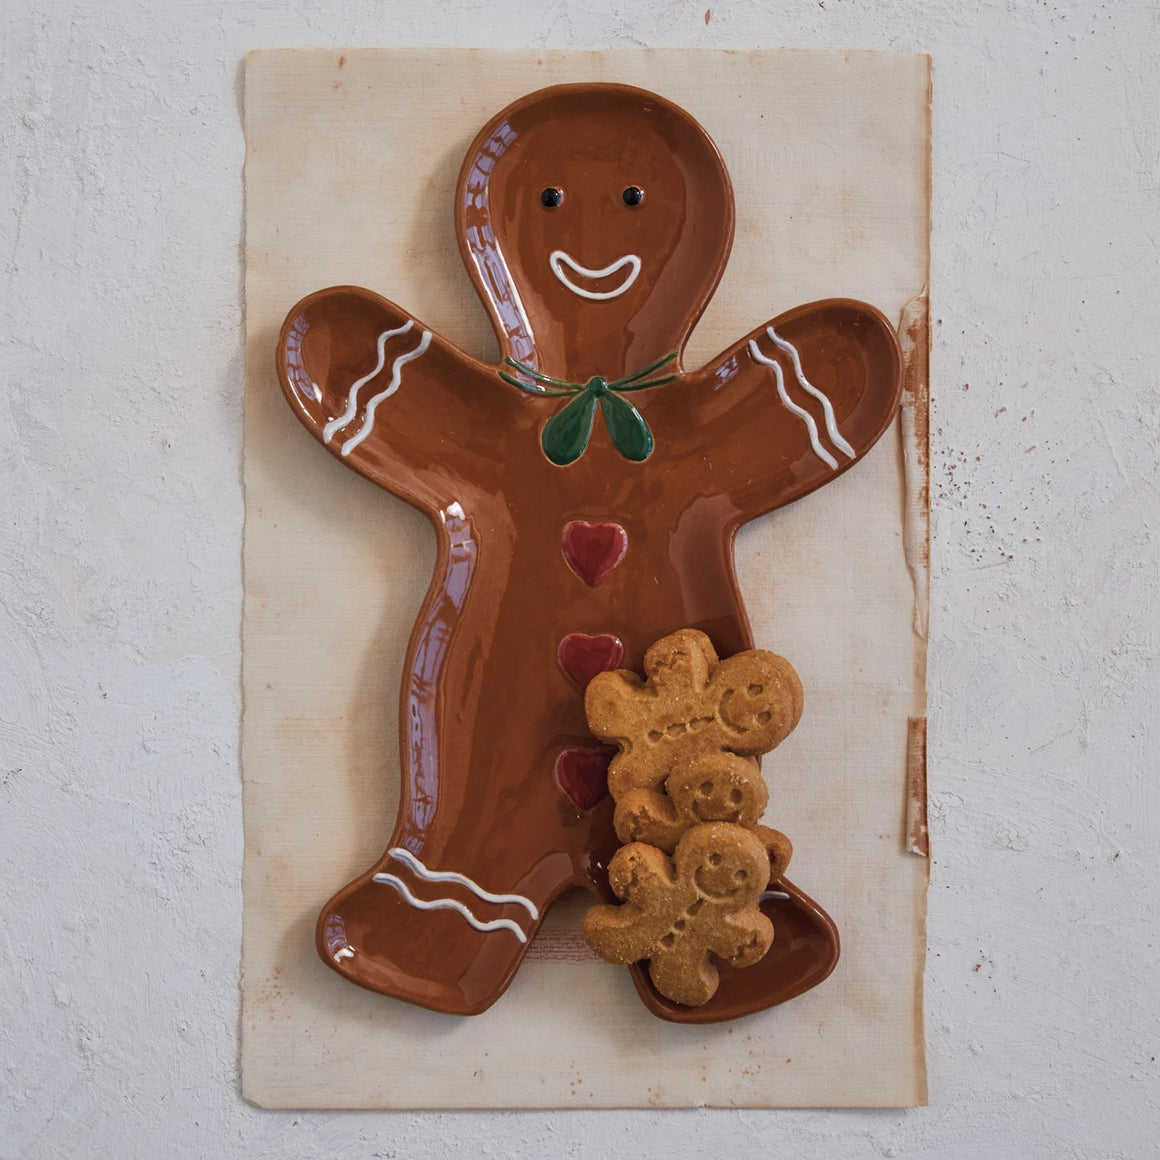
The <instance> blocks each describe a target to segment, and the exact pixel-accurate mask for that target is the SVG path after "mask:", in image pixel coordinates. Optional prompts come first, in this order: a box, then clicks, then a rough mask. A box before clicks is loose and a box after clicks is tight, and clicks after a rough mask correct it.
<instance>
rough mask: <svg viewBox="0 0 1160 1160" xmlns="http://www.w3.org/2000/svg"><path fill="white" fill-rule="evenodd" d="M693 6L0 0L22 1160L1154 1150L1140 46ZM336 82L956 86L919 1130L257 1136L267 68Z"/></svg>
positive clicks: (6, 1080)
mask: <svg viewBox="0 0 1160 1160" xmlns="http://www.w3.org/2000/svg"><path fill="white" fill-rule="evenodd" d="M707 2H709V0H701V3H699V4H697V5H693V4H685V3H665V2H662V0H638V2H637V3H636V4H634V5H632V6H631V7H626V6H624V5H622V4H619V3H616V4H614V3H611V2H599V3H595V4H593V3H591V2H588V3H583V4H581V3H579V2H576V0H561V2H559V3H555V4H553V5H552V6H551V8H550V10H543V11H541V10H540V9H538V8H535V7H532V6H529V5H528V4H527V3H524V2H519V0H511V2H507V0H505V2H501V3H494V4H490V5H487V6H485V5H483V4H470V3H455V4H451V3H444V4H424V3H420V2H419V0H414V2H412V3H409V4H405V5H404V4H392V5H383V4H380V3H370V2H367V0H354V2H352V3H349V4H347V5H345V6H344V10H343V12H342V14H341V15H337V14H335V15H331V14H328V13H325V12H324V11H322V10H320V8H319V6H317V5H313V4H307V3H301V2H299V3H295V2H292V0H282V2H281V3H273V2H270V0H255V2H254V3H250V4H246V5H238V4H227V3H225V2H224V0H219V2H217V3H209V2H207V3H202V4H196V3H187V4H175V5H170V6H167V7H166V9H165V10H164V14H162V13H161V10H160V9H159V8H158V9H156V10H154V9H153V8H151V7H149V6H146V5H142V4H134V3H130V2H129V0H110V2H109V3H106V4H104V5H101V6H97V5H90V4H85V5H75V4H70V3H67V2H54V3H52V4H48V3H41V2H38V3H34V4H23V5H21V6H20V10H19V11H16V10H15V5H13V4H12V3H11V2H9V3H8V4H7V5H6V7H5V9H4V15H3V28H2V29H0V124H3V126H4V129H3V133H2V134H0V190H2V192H0V206H2V208H3V214H2V216H0V254H2V255H3V268H2V276H3V279H4V292H3V295H2V296H0V367H2V373H3V384H4V388H5V389H4V395H3V402H4V406H5V414H4V420H3V423H2V424H0V441H2V447H0V473H2V478H3V494H4V496H5V502H4V504H3V506H2V507H0V518H2V520H3V529H4V547H3V549H2V551H0V685H2V700H0V723H2V724H0V811H2V812H0V827H2V832H3V837H2V840H0V975H2V978H3V986H2V988H0V1073H2V1079H0V1087H2V1090H3V1092H4V1100H3V1102H2V1104H0V1156H3V1157H4V1158H5V1160H8V1157H19V1156H30V1157H54V1156H72V1155H76V1156H84V1157H116V1158H127V1157H133V1158H135V1157H139V1156H140V1157H146V1156H148V1157H153V1156H187V1155H188V1156H198V1155H210V1156H228V1155H240V1154H243V1153H244V1154H246V1155H249V1156H254V1157H277V1158H279V1160H281V1158H294V1157H315V1156H319V1155H323V1154H332V1153H337V1152H344V1151H346V1152H349V1153H350V1154H352V1155H358V1156H365V1157H375V1156H380V1157H385V1156H395V1157H400V1158H403V1157H406V1158H412V1157H442V1156H453V1155H458V1154H461V1153H462V1152H463V1151H464V1141H470V1148H471V1150H473V1151H474V1152H475V1154H477V1155H481V1156H493V1155H494V1156H504V1157H525V1156H549V1155H550V1156H556V1155H578V1156H579V1155H585V1156H587V1155H608V1154H612V1153H613V1152H614V1151H616V1152H619V1151H623V1150H624V1149H625V1147H626V1144H627V1142H628V1141H629V1140H630V1139H631V1140H632V1141H634V1144H633V1147H634V1148H635V1149H637V1150H639V1152H640V1153H641V1154H657V1155H659V1154H661V1153H662V1151H663V1150H665V1149H668V1150H669V1151H670V1153H671V1154H673V1155H676V1154H685V1155H691V1154H696V1153H701V1152H706V1153H709V1154H712V1155H721V1154H724V1153H726V1152H727V1151H729V1150H732V1152H733V1154H735V1155H759V1154H769V1153H771V1152H776V1153H778V1154H783V1153H784V1154H787V1155H790V1154H792V1155H796V1156H800V1157H829V1156H833V1155H841V1156H843V1157H878V1156H892V1155H906V1156H929V1157H944V1156H954V1157H974V1156H979V1157H991V1156H999V1155H1002V1156H1020V1157H1023V1156H1043V1157H1083V1158H1084V1160H1087V1158H1088V1157H1105V1156H1140V1155H1146V1154H1147V1153H1148V1152H1149V1150H1151V1149H1152V1148H1153V1147H1154V1138H1155V1131H1156V1127H1157V1122H1158V1120H1160V1111H1158V1104H1160V1065H1158V1064H1157V1061H1156V1058H1155V1057H1156V1056H1157V1055H1160V1000H1158V998H1157V994H1156V988H1155V986H1154V979H1155V974H1156V969H1157V965H1158V964H1157V959H1158V958H1160V953H1158V950H1157V946H1156V943H1157V936H1156V933H1155V932H1156V929H1157V918H1158V914H1157V912H1158V909H1160V907H1158V903H1160V874H1158V864H1157V856H1156V839H1155V832H1154V831H1155V826H1156V822H1157V818H1158V816H1160V800H1158V798H1160V789H1158V788H1157V784H1156V776H1155V765H1156V760H1155V745H1156V740H1155V738H1156V725H1155V721H1154V716H1155V706H1156V704H1157V702H1158V701H1160V640H1158V634H1160V628H1158V625H1157V615H1156V610H1155V601H1156V587H1157V565H1158V563H1160V561H1158V560H1157V544H1156V540H1155V533H1154V531H1153V525H1154V524H1155V523H1156V520H1157V517H1158V515H1160V494H1158V491H1160V486H1158V484H1160V480H1158V473H1157V466H1158V464H1157V460H1158V454H1157V437H1158V435H1160V431H1158V427H1160V418H1158V415H1157V407H1156V383H1155V374H1154V369H1153V368H1154V366H1155V363H1156V360H1157V356H1158V355H1160V349H1158V347H1160V343H1158V340H1157V338H1156V336H1155V319H1156V317H1157V315H1158V314H1160V301H1158V299H1160V288H1158V286H1157V280H1156V265H1157V257H1158V255H1157V249H1158V242H1157V236H1156V224H1155V223H1156V221H1157V219H1158V216H1160V194H1158V185H1160V112H1158V110H1157V102H1156V91H1155V80H1154V76H1151V75H1150V73H1151V74H1154V73H1155V71H1156V69H1157V67H1158V66H1160V47H1158V45H1160V13H1158V12H1157V10H1156V9H1155V7H1154V6H1151V5H1148V4H1146V3H1144V2H1143V0H1132V2H1130V3H1126V2H1122V3H1118V4H1103V5H1099V4H1086V3H1073V4H1063V5H1050V4H1041V3H1029V2H1028V3H1010V4H1001V3H982V4H979V5H974V6H970V8H968V6H966V5H962V4H958V3H954V2H951V0H924V2H923V3H918V2H917V0H894V2H892V3H883V4H879V5H873V6H871V5H868V4H863V3H855V2H853V0H819V2H817V3H808V4H807V3H800V4H793V5H790V4H781V5H773V4H769V5H758V4H728V5H724V6H720V7H717V6H714V7H713V8H712V11H711V14H710V16H709V19H708V23H706V17H705V7H704V6H703V5H704V4H705V3H707ZM476 29H478V31H476ZM355 43H357V44H373V43H406V44H470V43H475V44H490V45H503V46H510V45H531V46H545V47H568V46H577V47H633V46H638V45H654V44H657V45H659V44H670V45H690V46H693V45H704V46H714V47H729V46H734V47H777V46H782V45H788V46H822V45H825V46H851V47H889V48H904V49H915V50H921V51H930V52H932V53H933V54H934V58H935V93H936V96H935V112H934V183H935V196H934V269H933V287H932V289H933V296H932V314H933V317H934V320H935V325H934V351H933V366H932V374H933V380H934V393H935V399H934V424H933V439H934V461H933V466H934V521H935V522H934V536H935V540H934V577H933V581H934V591H933V606H932V638H931V675H930V691H931V698H932V700H931V714H932V727H931V783H932V795H931V801H932V809H933V817H932V822H933V846H934V852H935V859H934V865H933V868H932V869H933V879H932V889H931V897H930V926H929V935H930V947H931V952H930V957H929V959H928V978H927V987H928V990H927V995H928V1008H927V1009H928V1038H929V1064H930V1095H931V1107H930V1108H928V1109H922V1110H917V1111H912V1112H905V1113H901V1112H900V1113H895V1112H878V1113H858V1112H845V1113H828V1112H808V1113H797V1112H720V1111H717V1112H709V1111H704V1112H668V1113H663V1114H662V1113H656V1112H647V1111H642V1112H624V1113H615V1112H612V1113H596V1112H593V1113H518V1114H516V1113H507V1114H482V1113H480V1114H474V1113H458V1114H446V1115H416V1114H408V1113H393V1114H384V1113H314V1114H310V1113H307V1114H303V1113H292V1112H263V1111H258V1110H256V1109H254V1108H251V1107H249V1106H247V1105H245V1104H244V1103H243V1102H242V1101H241V1100H240V1099H239V1097H238V1094H237V1092H238V1089H237V1067H236V1042H237V1040H236V1033H237V1012H238V997H237V990H236V986H235V978H236V971H237V963H238V942H239V937H240V893H239V875H240V864H241V813H240V778H239V775H238V759H237V753H238V663H239V655H238V631H237V628H238V615H239V610H240V595H241V585H240V542H241V515H242V505H241V493H240V480H239V458H240V446H241V399H242V383H243V366H242V332H241V317H240V301H241V297H240V294H241V265H240V258H239V255H240V243H241V214H242V206H241V189H242V184H241V180H242V177H241V167H242V159H243V142H242V134H241V120H240V113H239V93H240V76H241V61H242V56H243V54H244V52H245V51H246V50H247V49H249V48H251V47H259V46H278V45H288V46H297V45H304V44H318V45H347V44H355ZM1150 717H1151V718H1152V719H1151V720H1150V719H1149V718H1150Z"/></svg>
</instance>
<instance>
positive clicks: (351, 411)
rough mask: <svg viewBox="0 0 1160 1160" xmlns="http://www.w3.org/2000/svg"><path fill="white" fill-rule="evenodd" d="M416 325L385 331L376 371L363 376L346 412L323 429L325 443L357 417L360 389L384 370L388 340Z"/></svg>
mask: <svg viewBox="0 0 1160 1160" xmlns="http://www.w3.org/2000/svg"><path fill="white" fill-rule="evenodd" d="M414 325H415V324H414V323H413V322H411V321H407V322H404V323H403V325H402V326H399V327H396V328H395V329H394V330H384V331H383V333H382V334H380V335H379V361H378V362H377V363H376V364H375V369H374V370H373V371H371V373H370V374H369V375H363V377H362V378H361V379H359V380H358V381H357V382H356V383H354V384H353V385H352V386H351V388H350V391H349V392H348V393H347V396H346V410H345V411H344V412H343V413H342V414H341V415H339V417H338V418H337V419H331V421H330V422H329V423H327V424H326V426H325V427H323V428H322V442H323V443H329V442H330V441H331V439H333V438H334V433H335V432H336V431H341V430H342V429H343V428H344V427H345V426H346V425H347V424H348V423H349V422H350V421H351V420H352V419H353V418H354V417H355V414H356V413H357V411H358V393H359V389H360V388H361V387H363V386H365V385H366V384H367V383H369V382H370V381H371V379H373V378H374V377H375V375H377V374H378V373H379V371H381V370H382V369H383V364H384V363H385V362H386V361H387V339H389V338H395V337H396V336H398V335H400V334H406V333H407V331H408V330H410V329H411V327H412V326H414Z"/></svg>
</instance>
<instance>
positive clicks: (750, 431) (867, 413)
mask: <svg viewBox="0 0 1160 1160" xmlns="http://www.w3.org/2000/svg"><path fill="white" fill-rule="evenodd" d="M901 386H902V353H901V350H900V349H899V346H898V338H897V336H896V335H895V333H894V329H893V327H892V326H891V325H890V323H889V322H888V321H887V320H886V318H885V316H884V315H882V314H881V313H880V312H879V311H877V310H875V309H874V307H872V306H868V305H866V304H865V303H862V302H854V301H851V300H849V299H828V300H826V301H822V302H814V303H810V304H808V305H806V306H799V307H797V308H796V309H794V310H791V311H788V312H787V313H785V314H782V315H779V316H778V317H777V318H775V319H774V320H773V321H772V322H770V323H769V324H768V325H767V326H762V327H760V328H758V329H757V330H754V331H753V332H752V333H750V334H748V335H746V336H745V337H744V338H743V339H741V341H740V342H738V343H736V344H735V345H734V346H732V347H731V348H730V349H729V350H727V351H726V352H725V353H724V354H722V355H721V356H719V357H718V358H717V359H715V360H714V361H713V362H712V363H710V364H709V365H708V366H706V367H704V368H703V369H702V370H699V371H695V372H693V373H692V374H689V375H687V376H685V377H684V378H683V379H682V380H681V382H680V383H678V384H673V385H671V386H670V387H667V388H665V389H664V390H662V391H658V392H656V399H655V405H656V407H657V408H658V411H659V414H658V419H657V423H656V429H657V431H658V438H661V437H662V436H661V434H660V432H661V430H662V423H663V424H664V426H665V427H667V426H668V425H670V424H673V425H679V424H682V423H686V424H687V423H693V424H696V426H697V428H698V429H699V430H700V431H702V432H704V433H705V436H704V437H705V438H706V442H707V443H708V444H709V445H710V446H712V447H713V448H714V451H713V453H712V454H710V455H708V456H706V457H704V458H703V460H702V461H701V463H700V471H699V472H698V473H697V474H698V476H699V478H697V479H696V480H695V481H694V482H695V483H696V485H697V486H699V487H702V488H705V489H706V490H707V491H708V492H711V493H718V494H727V495H729V496H730V498H731V500H732V501H733V503H734V505H735V507H736V509H737V511H738V514H739V516H740V518H741V519H742V520H744V519H751V518H753V517H754V516H756V515H760V514H762V513H763V512H767V511H772V510H773V509H775V508H778V507H781V506H783V505H784V504H787V503H790V502H792V501H793V500H795V499H799V498H800V497H801V496H803V495H806V494H808V493H809V492H811V491H813V490H815V489H816V488H818V487H821V486H822V485H823V484H825V483H828V482H829V481H830V480H831V479H833V478H835V477H836V476H838V475H840V474H841V473H842V472H844V471H846V470H847V469H848V468H849V467H851V466H853V465H854V464H855V463H856V462H857V461H858V460H859V459H860V458H861V457H862V456H863V455H865V453H866V452H867V451H869V450H870V448H871V447H872V446H873V445H874V444H875V443H876V442H877V441H878V439H879V438H880V437H881V436H882V434H883V433H884V432H885V431H886V429H887V428H888V427H889V426H890V424H891V422H892V421H893V419H894V414H895V412H896V410H897V408H898V401H899V397H900V394H901ZM651 414H652V413H651V412H650V418H651ZM662 416H663V419H662ZM674 429H678V430H679V429H680V428H679V426H677V427H675V428H674Z"/></svg>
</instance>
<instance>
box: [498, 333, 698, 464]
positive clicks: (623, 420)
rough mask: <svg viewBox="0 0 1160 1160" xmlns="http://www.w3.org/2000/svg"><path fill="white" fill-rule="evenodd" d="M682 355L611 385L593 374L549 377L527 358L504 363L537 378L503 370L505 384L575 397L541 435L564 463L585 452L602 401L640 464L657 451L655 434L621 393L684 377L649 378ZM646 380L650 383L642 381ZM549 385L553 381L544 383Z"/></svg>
mask: <svg viewBox="0 0 1160 1160" xmlns="http://www.w3.org/2000/svg"><path fill="white" fill-rule="evenodd" d="M676 357H677V352H676V351H673V353H672V354H666V355H665V356H664V358H659V359H657V361H656V362H654V363H649V365H648V366H647V367H645V368H644V370H641V371H637V372H636V374H634V375H628V376H627V377H626V378H623V379H616V380H615V381H613V382H611V383H610V382H609V381H608V380H607V379H606V378H604V377H603V376H602V375H593V376H592V378H590V379H589V380H588V382H586V383H570V382H567V381H566V380H564V379H553V378H551V377H550V376H549V375H542V374H540V372H539V371H534V370H532V368H531V367H529V366H525V365H524V364H523V363H522V362H517V361H516V360H515V359H514V358H505V359H504V360H503V361H504V362H505V363H507V365H508V366H511V367H515V368H516V370H518V371H519V372H520V373H521V374H523V375H526V376H527V377H528V378H530V379H532V380H533V381H532V382H530V383H524V382H520V380H519V379H517V378H515V377H513V376H512V375H509V374H508V373H507V371H500V372H499V377H500V378H501V379H503V381H504V382H505V383H511V385H512V386H513V387H519V389H520V390H521V391H527V392H528V394H530V395H553V396H557V397H563V396H572V401H571V402H570V403H569V404H568V405H567V406H566V407H564V408H563V409H562V410H560V411H557V412H556V414H554V415H553V416H552V417H551V418H550V419H549V420H548V421H547V423H545V424H544V430H543V432H542V433H541V435H540V443H541V445H542V446H543V448H544V454H545V455H546V456H547V457H548V458H549V459H550V460H551V461H552V462H553V463H555V464H556V465H557V466H558V467H567V465H568V464H569V463H575V462H576V460H577V459H579V458H580V456H581V455H583V454H584V450H585V448H586V447H587V446H588V440H589V438H590V437H591V435H592V423H593V420H594V419H595V418H596V404H597V403H599V404H600V410H601V412H602V414H603V415H604V422H605V423H606V424H607V425H608V434H609V435H610V436H611V437H612V444H613V446H614V447H615V448H616V450H617V451H619V452H620V454H621V455H623V456H624V457H625V459H631V460H632V461H633V462H634V463H640V462H642V461H643V460H645V459H647V458H648V457H649V456H650V455H651V454H652V449H653V437H652V432H651V431H650V430H649V427H648V424H647V423H646V422H645V421H644V416H643V415H642V414H641V413H640V412H639V411H638V410H637V409H636V408H635V407H634V406H633V405H632V404H631V403H630V402H629V401H628V400H627V399H624V398H621V396H622V395H625V394H628V393H629V392H630V391H645V390H648V388H650V387H662V386H664V384H665V383H671V382H672V381H673V380H674V379H677V378H680V376H679V375H664V376H662V377H661V378H659V379H645V377H646V376H647V375H650V374H652V372H653V371H655V370H657V369H659V368H660V367H663V366H664V365H665V364H666V363H670V362H672V361H673V359H675V358H676ZM641 379H645V381H644V382H641V381H640V380H641ZM544 383H547V384H549V385H548V386H542V385H541V384H544Z"/></svg>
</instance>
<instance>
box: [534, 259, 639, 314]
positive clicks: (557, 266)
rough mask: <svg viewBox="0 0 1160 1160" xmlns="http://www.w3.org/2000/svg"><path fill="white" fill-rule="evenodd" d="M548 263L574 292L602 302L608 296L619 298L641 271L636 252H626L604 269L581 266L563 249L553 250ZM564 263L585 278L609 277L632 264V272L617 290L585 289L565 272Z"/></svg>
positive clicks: (553, 271) (582, 296) (554, 272)
mask: <svg viewBox="0 0 1160 1160" xmlns="http://www.w3.org/2000/svg"><path fill="white" fill-rule="evenodd" d="M548 265H549V266H550V267H551V268H552V273H553V274H555V275H556V277H557V278H559V279H560V281H561V282H563V283H564V285H565V286H567V287H568V289H569V290H571V291H572V293H573V294H579V295H580V297H581V298H591V299H592V300H593V301H594V302H601V301H603V300H605V299H607V298H619V297H620V295H621V294H623V293H624V292H625V291H626V290H627V289H628V288H629V287H630V286H631V285H632V284H633V283H634V282H635V281H636V276H637V275H638V274H639V273H640V259H639V258H638V257H637V256H636V255H635V254H625V255H624V257H623V258H617V259H616V261H615V262H610V263H609V264H608V265H607V266H605V267H604V268H603V269H602V270H590V269H589V268H588V267H587V266H581V265H580V263H579V262H577V261H576V259H575V258H573V257H571V256H570V255H569V254H566V253H565V252H564V251H563V250H553V251H552V253H551V256H550V257H549V258H548ZM562 265H568V266H571V267H572V269H573V270H575V271H576V273H577V274H583V275H584V277H585V278H607V277H608V275H609V274H615V273H616V271H617V270H619V269H621V268H622V267H624V266H631V267H632V273H631V274H629V276H628V278H627V279H626V280H625V281H624V282H623V283H622V284H621V285H620V286H619V287H618V288H617V289H615V290H585V289H584V288H583V287H582V286H577V285H576V283H575V282H573V281H572V280H571V279H570V278H569V277H568V275H567V274H565V273H564V271H563V269H562Z"/></svg>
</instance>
